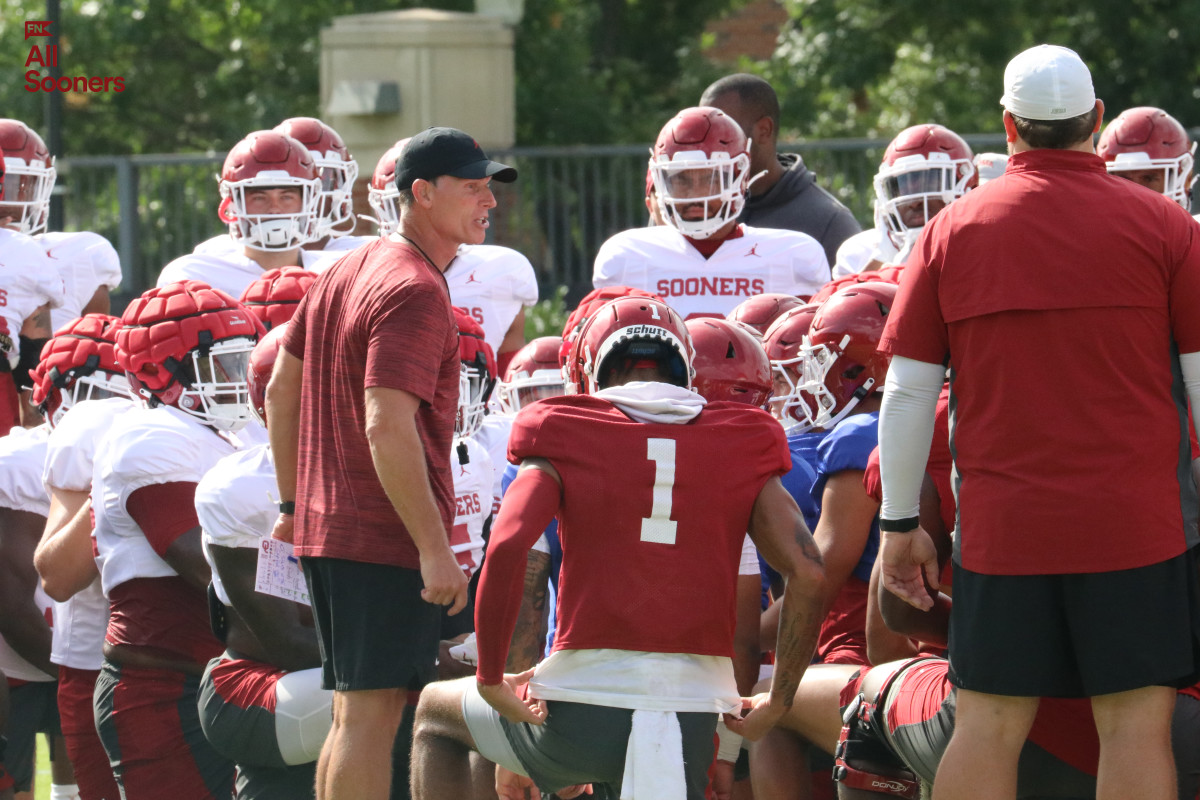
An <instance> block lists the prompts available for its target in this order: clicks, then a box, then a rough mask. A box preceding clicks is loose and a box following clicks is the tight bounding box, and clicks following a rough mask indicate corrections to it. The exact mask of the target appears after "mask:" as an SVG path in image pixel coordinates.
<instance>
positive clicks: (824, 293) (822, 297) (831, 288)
mask: <svg viewBox="0 0 1200 800" xmlns="http://www.w3.org/2000/svg"><path fill="white" fill-rule="evenodd" d="M903 269H904V267H903V266H899V265H892V266H887V267H882V268H880V269H875V270H871V271H870V272H856V273H854V274H853V275H843V276H842V277H840V278H834V279H833V280H831V281H830V282H829V283H827V284H825V285H824V286H822V287H821V288H820V289H818V290H817V293H816V294H814V295H813V296H812V301H811V302H813V303H824V302H825V301H826V300H828V299H829V298H830V297H833V295H834V294H835V293H837V292H839V291H841V290H842V289H845V288H846V287H847V286H853V285H855V284H858V283H870V282H872V281H883V282H884V283H895V284H897V285H899V283H900V271H901V270H903Z"/></svg>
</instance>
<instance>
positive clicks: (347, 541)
mask: <svg viewBox="0 0 1200 800" xmlns="http://www.w3.org/2000/svg"><path fill="white" fill-rule="evenodd" d="M283 346H284V347H285V348H286V349H287V351H288V352H289V353H291V354H292V355H294V356H296V357H297V358H301V359H303V360H304V372H303V384H302V386H301V391H300V397H301V400H300V451H299V459H298V465H297V466H298V472H297V480H296V536H295V542H296V552H297V553H298V554H300V555H304V556H325V557H329V558H345V559H351V560H354V561H365V562H370V563H375V564H393V565H396V566H401V567H408V568H411V569H419V568H420V559H419V557H418V553H417V547H416V545H415V544H414V543H413V541H412V538H411V537H410V536H409V535H408V533H407V531H405V529H404V525H403V524H402V523H401V522H400V517H399V516H398V515H397V514H396V511H395V508H394V507H393V506H392V503H391V501H390V500H388V498H387V495H386V494H384V491H383V486H382V485H381V484H380V482H379V478H378V476H377V475H376V473H375V464H374V462H373V461H372V460H371V449H370V446H369V444H368V443H367V436H366V420H365V417H364V413H365V410H364V396H365V388H366V387H384V388H388V389H402V390H404V391H406V392H409V393H411V394H413V395H416V396H417V397H418V398H420V400H421V406H420V409H419V410H418V412H417V418H416V419H417V432H418V434H419V436H420V438H421V444H422V445H424V449H425V460H426V462H427V463H428V465H429V483H430V485H431V486H432V488H433V496H434V498H435V500H436V501H437V504H438V509H439V510H440V511H441V515H442V521H443V522H444V523H445V526H446V530H447V532H448V531H449V530H450V527H451V525H452V524H453V523H454V481H453V478H452V476H451V473H450V450H451V443H452V440H453V436H454V415H455V411H456V410H457V404H458V371H459V360H458V328H457V327H456V326H455V324H454V316H453V313H452V312H451V310H450V295H449V292H448V291H447V289H446V281H445V280H444V279H443V278H442V275H441V273H440V272H438V270H437V269H436V268H435V267H434V266H433V265H432V264H430V263H429V262H428V261H426V260H425V258H424V257H423V256H422V255H421V254H420V253H419V252H417V250H416V249H415V248H413V247H411V246H410V245H408V244H403V243H399V242H395V241H390V240H388V239H379V240H377V241H375V242H372V243H370V244H368V245H364V246H363V247H360V248H358V249H357V250H354V251H351V252H350V253H349V254H348V255H346V256H344V257H343V258H342V259H341V260H340V261H339V262H338V263H337V264H335V265H334V266H333V267H331V268H330V269H329V271H328V272H326V273H325V274H323V275H322V276H321V277H320V279H318V280H317V282H316V283H315V284H313V286H312V288H311V289H310V290H309V292H308V294H307V295H305V297H304V300H303V301H302V302H301V303H300V307H299V309H297V311H296V316H295V317H294V318H293V319H292V321H291V323H290V324H289V326H288V332H287V336H286V337H285V338H284V340H283Z"/></svg>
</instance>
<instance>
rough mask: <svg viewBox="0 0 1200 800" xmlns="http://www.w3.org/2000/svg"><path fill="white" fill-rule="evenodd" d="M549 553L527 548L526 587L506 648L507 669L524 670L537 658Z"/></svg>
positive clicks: (543, 626)
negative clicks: (514, 626) (528, 551)
mask: <svg viewBox="0 0 1200 800" xmlns="http://www.w3.org/2000/svg"><path fill="white" fill-rule="evenodd" d="M549 580H550V554H549V553H539V552H537V551H532V550H531V551H530V553H529V559H528V562H527V563H526V567H525V589H524V595H523V598H522V600H521V611H520V614H519V615H518V617H517V627H516V628H515V629H514V630H513V638H512V642H511V643H510V644H509V648H508V662H507V663H506V664H505V665H504V668H505V670H506V671H508V672H524V671H525V670H527V669H529V668H530V667H532V666H533V665H534V664H536V663H537V662H538V660H539V659H540V658H541V655H542V643H543V642H544V641H545V639H546V600H547V598H548V596H549V590H548V589H547V583H548V581H549Z"/></svg>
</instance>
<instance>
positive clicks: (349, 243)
mask: <svg viewBox="0 0 1200 800" xmlns="http://www.w3.org/2000/svg"><path fill="white" fill-rule="evenodd" d="M378 238H379V237H378V236H354V235H349V236H339V237H337V238H336V239H330V240H329V241H327V242H326V243H325V247H324V248H322V249H321V250H320V252H322V253H345V252H346V251H347V250H357V249H358V248H360V247H362V246H363V245H364V244H370V243H371V242H373V241H375V240H376V239H378Z"/></svg>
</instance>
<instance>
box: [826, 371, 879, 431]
mask: <svg viewBox="0 0 1200 800" xmlns="http://www.w3.org/2000/svg"><path fill="white" fill-rule="evenodd" d="M874 385H875V379H874V378H867V379H866V381H864V382H863V385H862V386H859V387H858V388H857V389H855V390H854V394H853V395H851V396H850V399H849V400H848V401H847V402H846V405H845V407H844V408H843V409H842V410H841V411H839V412H838V413H836V414H834V415H833V416H832V417H830V418H829V422H828V423H826V424H825V425H824V426H823V427H824V428H825V430H831V429H832V428H833V427H834V426H836V425H837V424H838V423H839V422H841V421H842V420H844V419H845V418H846V417H848V416H850V412H851V411H853V410H854V409H855V407H857V406H858V404H859V403H861V402H862V401H863V400H866V399H867V395H869V394H870V393H871V388H872V387H873V386H874Z"/></svg>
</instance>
